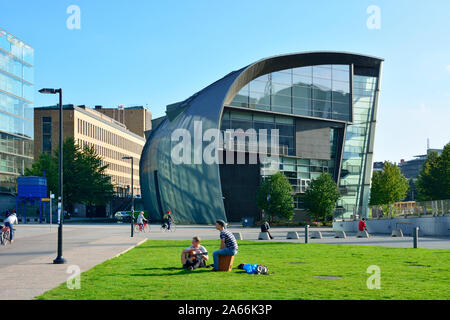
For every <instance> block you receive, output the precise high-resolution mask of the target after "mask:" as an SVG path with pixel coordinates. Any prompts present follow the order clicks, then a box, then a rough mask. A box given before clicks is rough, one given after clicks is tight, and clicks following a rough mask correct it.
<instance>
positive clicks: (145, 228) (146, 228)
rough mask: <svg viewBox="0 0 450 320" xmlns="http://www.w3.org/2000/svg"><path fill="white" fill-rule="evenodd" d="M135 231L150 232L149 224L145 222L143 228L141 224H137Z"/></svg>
mask: <svg viewBox="0 0 450 320" xmlns="http://www.w3.org/2000/svg"><path fill="white" fill-rule="evenodd" d="M134 231H135V232H144V233H146V232H150V225H149V224H148V223H147V222H144V224H143V225H142V226H140V225H139V224H137V223H136V224H135V225H134Z"/></svg>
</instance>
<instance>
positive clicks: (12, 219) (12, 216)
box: [5, 210, 19, 243]
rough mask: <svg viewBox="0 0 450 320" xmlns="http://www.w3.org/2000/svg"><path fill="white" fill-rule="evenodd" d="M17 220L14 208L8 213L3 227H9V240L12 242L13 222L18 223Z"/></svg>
mask: <svg viewBox="0 0 450 320" xmlns="http://www.w3.org/2000/svg"><path fill="white" fill-rule="evenodd" d="M18 223H19V221H18V220H17V215H16V212H15V210H13V212H12V213H11V214H9V215H8V216H7V217H6V219H5V227H8V228H9V241H10V242H11V243H12V242H14V239H13V238H14V228H13V225H14V224H18Z"/></svg>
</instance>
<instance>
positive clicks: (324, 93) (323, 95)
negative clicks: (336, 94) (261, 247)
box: [313, 89, 331, 101]
mask: <svg viewBox="0 0 450 320" xmlns="http://www.w3.org/2000/svg"><path fill="white" fill-rule="evenodd" d="M313 98H314V99H317V100H328V101H331V90H321V89H313Z"/></svg>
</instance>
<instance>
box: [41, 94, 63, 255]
mask: <svg viewBox="0 0 450 320" xmlns="http://www.w3.org/2000/svg"><path fill="white" fill-rule="evenodd" d="M39 92H40V93H42V94H57V93H58V94H59V169H58V171H59V198H58V200H59V201H58V217H59V226H58V256H57V257H56V259H55V260H53V263H54V264H64V263H66V259H64V258H63V255H62V248H63V233H62V232H63V223H64V209H63V208H64V206H63V104H62V89H49V88H44V89H41V90H39Z"/></svg>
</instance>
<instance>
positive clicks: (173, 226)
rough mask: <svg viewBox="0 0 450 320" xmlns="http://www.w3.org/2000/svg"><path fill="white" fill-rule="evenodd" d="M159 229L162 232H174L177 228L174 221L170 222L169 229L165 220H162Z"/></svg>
mask: <svg viewBox="0 0 450 320" xmlns="http://www.w3.org/2000/svg"><path fill="white" fill-rule="evenodd" d="M160 229H161V231H162V232H175V231H176V230H177V225H176V224H175V222H172V223H171V224H170V230H169V226H168V225H167V222H164V223H163V224H162V225H161V228H160Z"/></svg>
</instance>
